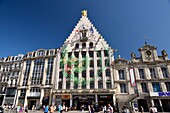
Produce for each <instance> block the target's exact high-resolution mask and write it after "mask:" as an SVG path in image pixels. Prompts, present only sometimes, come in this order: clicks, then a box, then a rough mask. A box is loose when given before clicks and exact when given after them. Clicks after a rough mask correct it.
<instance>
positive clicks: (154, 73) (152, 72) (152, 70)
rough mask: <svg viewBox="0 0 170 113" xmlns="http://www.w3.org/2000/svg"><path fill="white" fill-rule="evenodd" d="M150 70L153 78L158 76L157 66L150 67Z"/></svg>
mask: <svg viewBox="0 0 170 113" xmlns="http://www.w3.org/2000/svg"><path fill="white" fill-rule="evenodd" d="M149 70H150V76H151V78H157V77H156V71H155V68H150V69H149Z"/></svg>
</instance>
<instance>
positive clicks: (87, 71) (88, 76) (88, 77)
mask: <svg viewBox="0 0 170 113" xmlns="http://www.w3.org/2000/svg"><path fill="white" fill-rule="evenodd" d="M93 55H94V58H96V54H95V52H93ZM93 61H94V63H95V60H93ZM87 64H88V65H87ZM89 64H90V58H89V51H88V49H86V66H87V67H86V88H87V89H90V74H89V71H90V68H89V67H90V66H89Z"/></svg>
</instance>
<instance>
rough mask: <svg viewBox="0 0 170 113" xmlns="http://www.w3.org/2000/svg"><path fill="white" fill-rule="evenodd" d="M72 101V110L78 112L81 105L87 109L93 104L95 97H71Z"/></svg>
mask: <svg viewBox="0 0 170 113" xmlns="http://www.w3.org/2000/svg"><path fill="white" fill-rule="evenodd" d="M72 100H73V103H72V105H73V107H74V109H77V110H80V109H81V106H82V105H84V107H85V109H88V105H94V104H95V95H73V96H72Z"/></svg>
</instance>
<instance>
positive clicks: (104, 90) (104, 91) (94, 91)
mask: <svg viewBox="0 0 170 113" xmlns="http://www.w3.org/2000/svg"><path fill="white" fill-rule="evenodd" d="M93 93H109V90H108V89H102V90H101V89H96V90H93Z"/></svg>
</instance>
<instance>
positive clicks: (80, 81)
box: [78, 50, 82, 89]
mask: <svg viewBox="0 0 170 113" xmlns="http://www.w3.org/2000/svg"><path fill="white" fill-rule="evenodd" d="M81 63H82V55H81V53H80V50H79V64H81ZM78 74H79V75H78V89H82V71H80V72H79V73H78Z"/></svg>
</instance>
